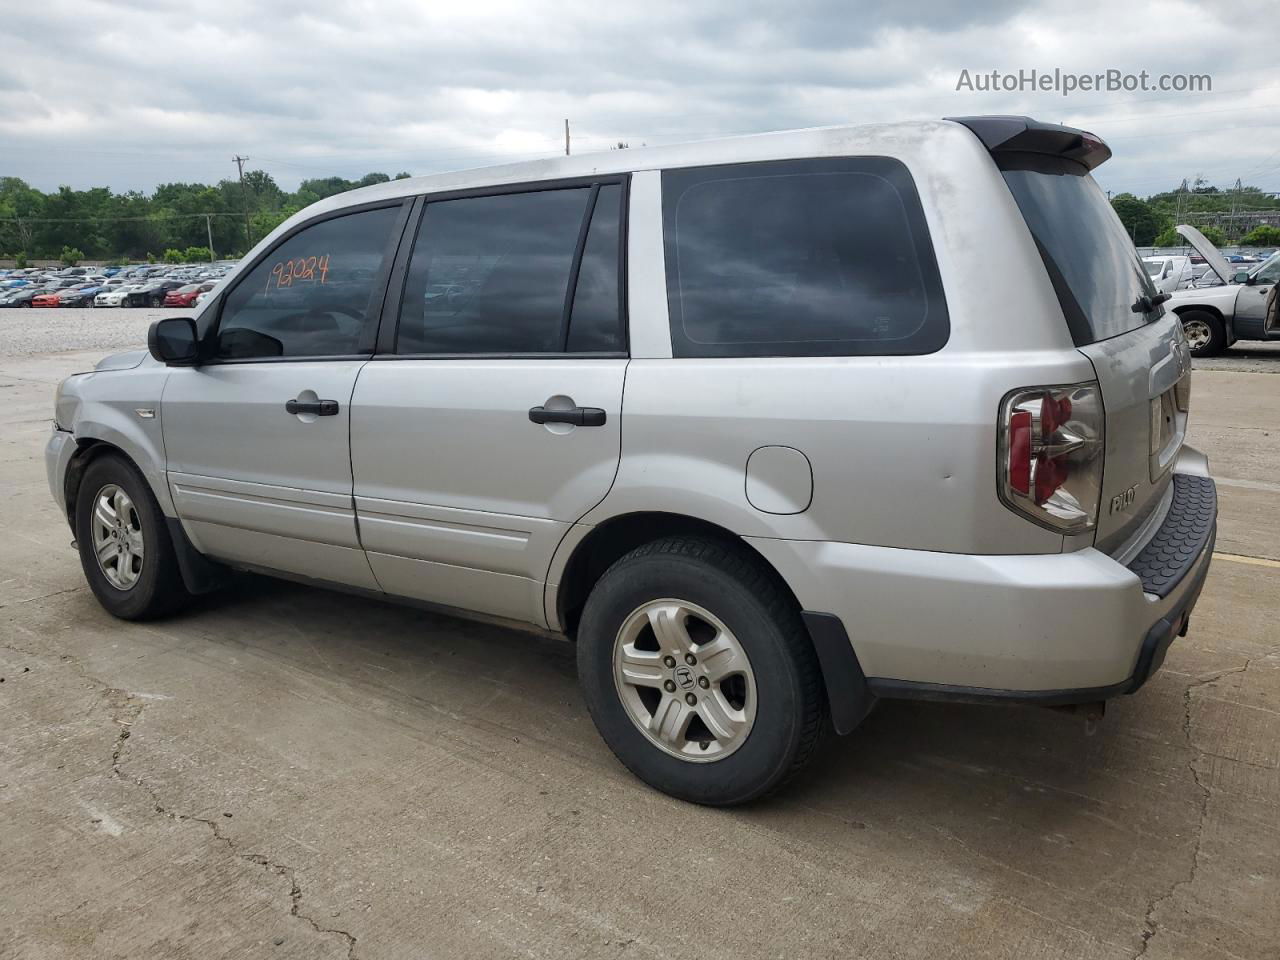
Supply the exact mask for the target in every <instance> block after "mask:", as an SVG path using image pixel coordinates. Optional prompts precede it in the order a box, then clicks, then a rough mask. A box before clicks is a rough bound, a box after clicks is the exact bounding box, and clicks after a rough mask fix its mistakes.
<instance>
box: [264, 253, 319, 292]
mask: <svg viewBox="0 0 1280 960" xmlns="http://www.w3.org/2000/svg"><path fill="white" fill-rule="evenodd" d="M317 271H319V273H320V282H321V283H324V282H325V281H326V278H327V277H328V275H329V255H328V254H327V253H326V254H324V255H323V256H319V257H298V258H297V259H293V260H281V261H280V262H279V263H277V264H276V265H275V266H273V267H272V268H271V276H270V277H268V278H267V292H268V293H270V292H271V282H272V280H274V281H275V285H276V289H279V288H280V287H291V286H293V281H295V280H311V281H313V282H314V281H315V279H316V272H317Z"/></svg>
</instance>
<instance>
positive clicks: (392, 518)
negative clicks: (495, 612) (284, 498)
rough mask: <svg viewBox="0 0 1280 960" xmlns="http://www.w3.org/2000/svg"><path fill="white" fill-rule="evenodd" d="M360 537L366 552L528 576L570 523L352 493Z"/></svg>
mask: <svg viewBox="0 0 1280 960" xmlns="http://www.w3.org/2000/svg"><path fill="white" fill-rule="evenodd" d="M356 509H357V510H358V511H359V513H360V537H361V542H362V543H363V544H364V548H365V549H366V550H368V551H370V552H371V553H384V554H390V555H392V556H398V557H406V558H409V559H413V560H431V561H435V562H437V563H446V564H453V565H456V566H462V567H473V568H477V567H483V568H484V569H488V570H492V571H494V572H495V573H509V574H514V575H516V576H525V577H528V576H530V575H531V572H532V571H537V570H540V569H541V570H545V569H546V562H547V560H548V559H549V558H550V556H551V554H552V552H553V551H554V550H555V547H556V544H557V543H558V542H559V541H560V538H561V537H562V536H563V535H564V531H565V529H566V528H567V527H568V526H569V525H568V524H567V523H562V522H559V521H556V520H548V519H545V518H539V517H512V516H504V515H502V514H495V513H485V512H483V511H479V510H459V509H456V508H453V507H433V506H428V505H426V504H419V503H407V502H405V501H402V500H378V499H375V498H373V497H357V498H356Z"/></svg>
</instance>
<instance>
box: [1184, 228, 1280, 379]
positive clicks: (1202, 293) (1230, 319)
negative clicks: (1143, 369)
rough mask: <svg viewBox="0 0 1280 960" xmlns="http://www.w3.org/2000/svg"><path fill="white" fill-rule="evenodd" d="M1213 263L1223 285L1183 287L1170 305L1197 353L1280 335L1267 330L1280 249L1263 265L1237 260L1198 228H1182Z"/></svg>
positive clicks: (1279, 274)
mask: <svg viewBox="0 0 1280 960" xmlns="http://www.w3.org/2000/svg"><path fill="white" fill-rule="evenodd" d="M1177 230H1178V232H1179V233H1180V234H1182V235H1183V236H1184V237H1186V238H1187V242H1188V243H1190V244H1191V245H1192V246H1193V247H1195V248H1196V250H1197V251H1198V252H1199V253H1200V255H1201V256H1202V257H1204V258H1205V261H1206V262H1207V263H1208V264H1209V267H1210V269H1211V270H1212V271H1213V273H1214V275H1215V276H1216V277H1217V279H1218V280H1220V281H1221V284H1220V285H1219V286H1214V287H1207V288H1206V287H1203V286H1195V287H1191V288H1190V289H1186V290H1177V291H1175V292H1174V293H1173V294H1172V295H1171V297H1170V300H1169V302H1168V303H1167V304H1166V306H1167V308H1168V309H1170V310H1172V311H1173V312H1174V313H1175V314H1177V316H1178V318H1179V319H1180V320H1181V321H1182V329H1183V330H1184V331H1185V332H1186V335H1187V343H1188V344H1190V346H1191V353H1192V355H1194V356H1197V357H1211V356H1213V355H1214V354H1217V353H1221V352H1222V351H1223V350H1225V349H1227V347H1229V346H1231V345H1232V344H1233V343H1235V342H1236V341H1237V340H1280V329H1270V330H1268V329H1266V324H1265V321H1266V311H1267V295H1268V294H1270V292H1271V288H1272V286H1273V285H1274V284H1275V283H1276V282H1277V280H1280V254H1273V255H1272V256H1271V257H1269V258H1268V259H1267V260H1266V261H1264V262H1263V263H1261V264H1253V265H1246V264H1240V269H1233V268H1232V265H1231V264H1230V263H1228V262H1227V260H1226V259H1225V258H1224V257H1223V256H1222V254H1221V253H1219V252H1218V248H1217V247H1215V246H1214V245H1213V244H1212V243H1211V242H1209V240H1208V238H1206V237H1205V235H1204V234H1202V233H1201V232H1200V231H1199V230H1197V229H1196V228H1195V227H1191V226H1188V225H1186V224H1181V225H1179V226H1178V227H1177Z"/></svg>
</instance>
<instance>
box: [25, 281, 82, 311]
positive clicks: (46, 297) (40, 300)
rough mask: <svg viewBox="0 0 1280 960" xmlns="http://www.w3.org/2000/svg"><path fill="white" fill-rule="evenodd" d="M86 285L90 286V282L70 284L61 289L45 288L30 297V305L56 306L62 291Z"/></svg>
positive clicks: (77, 288) (65, 291)
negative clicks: (42, 291) (43, 290)
mask: <svg viewBox="0 0 1280 960" xmlns="http://www.w3.org/2000/svg"><path fill="white" fill-rule="evenodd" d="M87 286H90V284H87V283H77V284H73V285H71V286H67V287H64V288H63V289H61V290H46V291H45V292H44V293H41V294H37V295H36V296H34V297H32V298H31V305H32V306H33V307H56V306H57V305H58V298H59V297H60V296H62V295H63V294H64V293H67V292H68V291H70V290H79V289H80V288H81V287H87Z"/></svg>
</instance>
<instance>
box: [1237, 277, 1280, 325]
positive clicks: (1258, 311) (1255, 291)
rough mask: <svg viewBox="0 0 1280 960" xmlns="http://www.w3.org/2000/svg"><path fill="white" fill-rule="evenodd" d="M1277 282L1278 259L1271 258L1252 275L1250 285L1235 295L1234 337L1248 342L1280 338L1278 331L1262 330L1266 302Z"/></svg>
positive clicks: (1278, 278)
mask: <svg viewBox="0 0 1280 960" xmlns="http://www.w3.org/2000/svg"><path fill="white" fill-rule="evenodd" d="M1277 280H1280V257H1272V258H1271V259H1270V260H1268V261H1267V262H1266V263H1264V264H1263V265H1262V268H1261V269H1260V270H1258V272H1257V273H1255V274H1254V275H1253V283H1252V285H1248V286H1243V287H1241V288H1240V292H1239V293H1238V294H1237V295H1236V318H1235V329H1236V336H1238V337H1243V338H1247V339H1250V340H1263V339H1266V338H1268V337H1280V330H1275V329H1272V330H1264V329H1263V322H1264V321H1265V320H1266V314H1267V300H1268V299H1269V298H1270V295H1271V288H1272V287H1274V286H1275V284H1276V281H1277Z"/></svg>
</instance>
